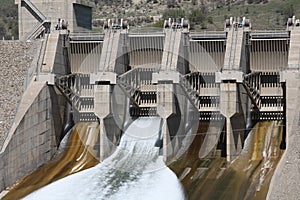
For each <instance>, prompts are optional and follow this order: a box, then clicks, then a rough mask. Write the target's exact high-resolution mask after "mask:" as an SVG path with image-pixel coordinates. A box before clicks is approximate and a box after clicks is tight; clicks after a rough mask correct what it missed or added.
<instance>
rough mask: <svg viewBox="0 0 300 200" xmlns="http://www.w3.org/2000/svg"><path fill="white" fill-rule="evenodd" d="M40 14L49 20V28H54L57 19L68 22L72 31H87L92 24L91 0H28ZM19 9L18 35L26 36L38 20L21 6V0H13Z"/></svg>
mask: <svg viewBox="0 0 300 200" xmlns="http://www.w3.org/2000/svg"><path fill="white" fill-rule="evenodd" d="M30 1H31V2H32V3H33V4H34V6H35V7H36V8H37V9H38V10H40V12H42V14H43V15H44V16H45V17H46V18H47V20H50V21H51V30H54V27H55V25H56V24H57V22H58V19H64V20H65V21H67V22H68V29H69V30H70V31H71V32H73V31H89V30H91V27H92V26H91V24H92V9H91V7H92V6H93V3H92V1H90V0H80V1H79V0H51V1H49V0H47V1H46V0H30ZM15 3H16V4H18V6H19V9H18V12H19V37H20V38H23V37H24V36H26V35H27V34H28V33H29V32H30V31H31V30H32V29H33V28H34V27H35V26H36V25H37V24H38V21H37V20H36V19H35V18H34V17H33V16H32V15H31V14H30V12H28V10H27V9H26V8H25V7H21V0H15Z"/></svg>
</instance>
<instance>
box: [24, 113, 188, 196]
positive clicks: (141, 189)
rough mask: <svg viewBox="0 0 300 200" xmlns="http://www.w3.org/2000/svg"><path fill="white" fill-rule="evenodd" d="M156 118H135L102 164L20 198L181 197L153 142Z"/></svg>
mask: <svg viewBox="0 0 300 200" xmlns="http://www.w3.org/2000/svg"><path fill="white" fill-rule="evenodd" d="M160 130H161V119H160V118H154V117H153V118H139V119H137V120H135V121H134V122H133V123H132V124H131V125H130V126H129V127H128V128H127V129H126V131H125V134H124V135H123V137H122V139H121V142H120V145H119V146H118V148H117V149H116V151H115V152H114V153H113V154H112V155H111V156H110V157H109V158H107V159H105V160H104V161H103V162H102V163H100V164H98V165H96V166H95V167H92V168H90V169H87V170H85V171H82V172H79V173H77V174H73V175H71V176H68V177H66V178H64V179H61V180H58V181H56V182H54V183H52V184H50V185H48V186H45V187H43V188H41V189H39V190H37V191H36V192H34V193H32V194H30V195H28V196H26V197H25V198H24V199H27V200H28V199H41V200H42V199H44V200H46V199H56V200H58V199H99V200H100V199H103V200H107V199H111V200H117V199H118V200H119V199H126V200H131V199H132V200H135V199H144V200H148V199H149V200H150V199H151V200H152V199H157V200H158V199H164V200H166V199H170V200H183V199H185V197H184V194H183V191H182V189H181V185H180V182H179V180H178V179H177V177H176V175H175V174H174V173H173V172H172V171H171V170H170V169H169V168H168V167H167V166H166V165H165V163H164V162H163V158H162V156H160V155H159V148H157V147H155V146H154V144H155V142H156V139H157V137H158V135H159V132H160Z"/></svg>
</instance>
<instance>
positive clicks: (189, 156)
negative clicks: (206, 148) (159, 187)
mask: <svg viewBox="0 0 300 200" xmlns="http://www.w3.org/2000/svg"><path fill="white" fill-rule="evenodd" d="M208 127H209V124H206V123H200V125H199V129H198V134H197V135H196V137H195V138H194V140H193V142H192V144H191V146H190V147H189V149H188V151H187V152H186V153H185V154H184V155H183V156H181V157H180V158H179V159H178V160H177V161H174V162H172V163H171V164H170V165H169V167H170V168H171V169H172V170H173V171H174V172H175V173H176V175H177V176H178V177H179V178H180V181H181V183H182V185H183V187H184V189H185V192H186V196H187V199H188V200H201V199H208V200H213V199H230V200H235V199H236V200H240V199H257V200H260V199H265V198H266V195H267V192H268V188H269V183H270V180H271V178H272V175H273V173H274V170H275V168H276V165H277V163H278V161H279V160H280V158H281V155H282V153H283V152H282V150H280V148H279V145H280V141H281V135H282V131H283V128H282V123H281V122H276V121H273V122H259V123H257V124H256V125H255V126H254V128H253V129H252V131H251V132H250V133H249V136H248V138H247V141H246V142H245V147H244V149H243V151H242V153H241V155H240V156H238V157H237V158H236V159H235V160H234V161H233V162H232V163H231V164H230V165H228V164H227V162H226V158H225V157H221V152H220V150H217V149H216V147H215V148H213V150H212V151H211V152H210V153H209V154H208V155H206V156H205V157H201V156H199V155H201V152H200V149H201V145H202V143H203V142H204V140H205V137H206V136H207V134H206V133H207V131H208V130H209V129H208ZM91 136H92V137H91ZM98 136H99V126H98V124H97V123H79V124H77V125H76V126H75V128H74V129H73V131H72V133H71V136H70V139H69V142H68V145H67V147H66V149H65V151H64V152H63V153H62V154H61V155H59V156H58V157H56V158H55V159H54V160H52V161H51V162H49V163H47V164H45V165H43V166H41V167H40V168H38V169H37V170H35V171H34V172H32V173H31V174H29V175H28V176H26V177H24V178H23V179H21V180H20V181H18V182H17V183H16V184H15V185H13V186H12V187H11V188H10V189H9V193H8V194H7V195H6V196H5V197H4V198H3V199H4V200H9V199H11V200H15V199H20V198H22V197H24V196H26V195H27V194H29V193H31V192H32V191H34V190H37V189H39V188H41V187H43V186H45V185H47V184H49V183H51V182H53V181H56V180H58V179H61V178H63V177H65V176H68V175H70V174H73V173H76V172H79V171H81V170H84V169H87V168H90V167H92V166H95V165H96V164H98V163H99V161H98V159H97V158H96V157H97V149H96V150H95V148H94V146H95V144H96V143H97V142H98ZM216 146H217V145H216ZM199 157H201V158H199Z"/></svg>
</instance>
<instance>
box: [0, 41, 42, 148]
mask: <svg viewBox="0 0 300 200" xmlns="http://www.w3.org/2000/svg"><path fill="white" fill-rule="evenodd" d="M37 46H38V45H37V44H36V43H29V42H20V41H0V70H1V73H0V147H1V144H2V142H3V139H4V137H5V134H6V133H7V132H8V130H9V128H10V127H11V125H12V122H13V119H14V116H15V112H16V109H17V106H18V103H19V101H20V99H21V96H22V94H23V91H24V82H25V78H26V72H27V69H28V67H29V66H30V64H31V62H32V60H33V57H34V55H35V54H36V50H37Z"/></svg>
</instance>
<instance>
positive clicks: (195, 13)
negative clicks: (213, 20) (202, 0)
mask: <svg viewBox="0 0 300 200" xmlns="http://www.w3.org/2000/svg"><path fill="white" fill-rule="evenodd" d="M188 19H189V20H190V22H191V23H193V24H201V23H202V22H204V20H205V15H204V14H203V13H202V11H201V10H199V9H193V10H192V12H191V14H190V15H189V18H188Z"/></svg>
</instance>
